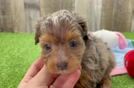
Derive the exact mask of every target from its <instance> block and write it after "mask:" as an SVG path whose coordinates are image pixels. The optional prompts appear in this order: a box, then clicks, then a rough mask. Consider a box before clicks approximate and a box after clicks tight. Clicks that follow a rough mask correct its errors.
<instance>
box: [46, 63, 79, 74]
mask: <svg viewBox="0 0 134 88" xmlns="http://www.w3.org/2000/svg"><path fill="white" fill-rule="evenodd" d="M79 68H80V65H76V66H73V67H72V66H66V65H65V64H64V65H63V64H62V65H61V66H56V67H55V68H51V69H48V70H49V72H50V73H52V74H70V73H72V72H74V71H76V70H77V69H79Z"/></svg>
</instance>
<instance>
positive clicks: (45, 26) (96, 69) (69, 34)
mask: <svg viewBox="0 0 134 88" xmlns="http://www.w3.org/2000/svg"><path fill="white" fill-rule="evenodd" d="M35 43H36V44H37V43H40V46H41V48H42V52H41V57H42V58H44V60H45V63H46V67H47V69H48V71H49V72H50V73H54V74H68V73H71V72H73V71H75V70H76V69H77V68H79V67H80V66H81V68H82V69H81V76H80V79H79V81H78V82H77V84H76V85H75V88H111V78H110V72H111V70H112V68H113V67H114V57H113V55H112V52H111V50H110V48H108V47H107V45H105V43H103V42H102V41H101V40H100V39H97V38H95V37H92V36H90V35H87V25H86V22H85V21H84V20H83V18H81V17H80V16H78V15H76V14H74V13H71V12H69V11H67V10H60V11H57V12H55V13H53V14H52V15H49V16H47V17H43V18H42V19H41V20H39V22H38V23H37V26H36V34H35Z"/></svg>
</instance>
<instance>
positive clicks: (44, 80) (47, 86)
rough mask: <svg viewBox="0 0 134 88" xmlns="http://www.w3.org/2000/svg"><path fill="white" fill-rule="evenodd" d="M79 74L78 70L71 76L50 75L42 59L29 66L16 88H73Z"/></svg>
mask: <svg viewBox="0 0 134 88" xmlns="http://www.w3.org/2000/svg"><path fill="white" fill-rule="evenodd" d="M80 73H81V72H80V69H77V70H76V71H75V72H73V73H71V74H65V75H55V74H50V73H48V71H47V69H46V66H45V64H44V61H43V59H38V60H36V61H35V62H34V63H33V64H32V65H31V67H30V68H29V70H28V71H27V73H26V74H25V76H24V78H23V79H22V81H21V82H20V84H19V86H18V88H73V87H74V85H75V84H76V82H77V81H78V79H79V77H80Z"/></svg>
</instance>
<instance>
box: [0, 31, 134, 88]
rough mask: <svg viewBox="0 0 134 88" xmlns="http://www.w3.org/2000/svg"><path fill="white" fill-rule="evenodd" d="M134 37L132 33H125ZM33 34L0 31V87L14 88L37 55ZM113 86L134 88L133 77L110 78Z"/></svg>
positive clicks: (38, 49)
mask: <svg viewBox="0 0 134 88" xmlns="http://www.w3.org/2000/svg"><path fill="white" fill-rule="evenodd" d="M125 35H126V36H127V37H128V38H131V39H134V33H125ZM39 54H40V48H39V46H38V45H34V35H33V34H24V33H0V88H16V87H17V85H18V83H19V82H20V80H21V79H22V77H23V75H24V74H25V72H26V70H27V68H28V67H29V66H30V64H31V63H32V62H33V61H34V60H35V59H36V58H37V57H38V56H39ZM112 82H113V88H134V79H132V78H130V77H128V76H127V75H122V76H116V77H113V78H112Z"/></svg>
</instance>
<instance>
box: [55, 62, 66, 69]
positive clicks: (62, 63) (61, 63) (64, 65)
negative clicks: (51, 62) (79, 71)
mask: <svg viewBox="0 0 134 88" xmlns="http://www.w3.org/2000/svg"><path fill="white" fill-rule="evenodd" d="M67 67H68V63H67V62H60V63H57V68H58V69H59V70H66V69H67Z"/></svg>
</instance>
